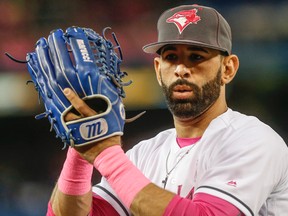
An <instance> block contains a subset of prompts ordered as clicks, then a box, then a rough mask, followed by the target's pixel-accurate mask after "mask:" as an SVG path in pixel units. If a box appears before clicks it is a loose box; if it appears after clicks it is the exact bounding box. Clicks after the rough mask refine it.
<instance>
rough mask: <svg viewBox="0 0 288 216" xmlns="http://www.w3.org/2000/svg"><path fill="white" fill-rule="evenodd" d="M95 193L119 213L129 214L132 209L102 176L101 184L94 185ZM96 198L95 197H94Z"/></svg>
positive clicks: (126, 215) (125, 215)
mask: <svg viewBox="0 0 288 216" xmlns="http://www.w3.org/2000/svg"><path fill="white" fill-rule="evenodd" d="M92 191H93V194H97V196H100V197H101V198H102V199H103V200H105V201H106V202H107V203H109V204H110V206H111V207H113V209H115V211H116V212H117V213H118V214H119V215H121V216H122V215H123V216H129V215H131V214H130V210H129V209H128V208H126V207H125V206H124V205H123V203H122V201H121V199H120V198H119V197H118V196H117V194H116V193H115V192H114V190H113V189H112V188H111V186H110V185H109V183H108V182H107V181H106V180H105V178H103V177H102V180H101V182H100V183H99V184H97V185H94V186H93V187H92ZM93 199H94V198H93ZM95 204H96V205H97V203H95ZM93 208H94V201H93Z"/></svg>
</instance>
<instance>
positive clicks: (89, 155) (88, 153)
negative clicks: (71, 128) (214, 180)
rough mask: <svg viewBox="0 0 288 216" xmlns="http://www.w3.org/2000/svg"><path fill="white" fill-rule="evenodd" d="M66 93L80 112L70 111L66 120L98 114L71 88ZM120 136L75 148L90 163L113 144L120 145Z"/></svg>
mask: <svg viewBox="0 0 288 216" xmlns="http://www.w3.org/2000/svg"><path fill="white" fill-rule="evenodd" d="M64 93H65V95H66V97H67V99H68V100H69V101H70V102H71V104H72V106H73V107H74V108H75V109H76V110H77V111H78V112H79V115H76V114H74V113H72V112H69V113H68V114H67V115H66V116H65V121H72V120H76V119H79V118H85V117H89V116H93V115H97V113H96V111H95V110H93V109H91V108H90V107H89V106H88V105H87V104H86V103H85V102H84V101H83V100H82V99H81V98H79V97H78V96H77V95H76V94H75V93H74V92H73V91H72V90H71V89H69V88H66V89H64ZM120 143H121V139H120V136H113V137H110V138H107V139H105V140H102V141H99V142H97V143H95V144H89V145H86V146H75V149H76V150H77V151H78V152H79V153H80V155H81V156H82V157H83V158H84V159H86V160H87V161H88V162H89V163H92V164H93V162H94V160H95V158H96V157H97V156H98V155H99V154H100V153H101V152H102V151H103V150H104V149H106V148H108V147H110V146H113V145H120Z"/></svg>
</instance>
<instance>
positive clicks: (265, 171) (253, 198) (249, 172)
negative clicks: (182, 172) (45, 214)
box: [195, 125, 288, 215]
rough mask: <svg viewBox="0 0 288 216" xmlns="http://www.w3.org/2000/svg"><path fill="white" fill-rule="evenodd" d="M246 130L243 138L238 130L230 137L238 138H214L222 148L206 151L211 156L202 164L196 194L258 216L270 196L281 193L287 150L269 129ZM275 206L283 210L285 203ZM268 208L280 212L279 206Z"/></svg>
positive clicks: (254, 128) (287, 208)
mask: <svg viewBox="0 0 288 216" xmlns="http://www.w3.org/2000/svg"><path fill="white" fill-rule="evenodd" d="M247 127H248V128H247ZM247 127H246V129H245V133H243V134H241V132H239V131H238V132H236V131H235V129H237V128H232V129H231V128H228V129H226V130H232V131H231V133H228V134H232V132H233V131H234V134H235V133H236V134H239V135H236V136H235V135H234V136H233V135H231V136H230V137H228V136H227V137H225V135H223V134H222V135H221V136H222V137H220V135H219V137H217V135H216V136H214V137H213V139H218V142H217V143H220V144H219V145H217V146H211V147H209V146H208V147H207V148H208V150H207V151H206V152H209V153H207V154H204V155H203V157H204V158H203V162H202V163H199V167H198V170H199V173H198V177H197V178H198V184H197V185H196V187H195V188H196V190H195V194H197V193H206V194H210V195H213V196H216V197H219V198H221V199H224V200H226V201H228V202H230V203H231V204H233V205H234V206H236V207H237V208H238V209H239V210H241V211H242V212H243V213H244V214H245V215H258V214H259V211H260V209H263V206H264V208H265V203H266V202H267V200H269V199H270V197H271V194H272V193H278V192H277V191H278V190H279V191H281V190H280V187H281V185H282V184H283V181H284V180H283V176H285V174H284V172H285V170H286V169H287V162H288V161H287V147H286V145H285V143H284V141H283V140H282V139H281V138H280V137H279V136H277V135H275V133H274V131H272V130H271V129H270V128H268V126H267V127H266V126H263V125H260V126H259V125H258V127H256V125H253V126H251V127H250V128H249V126H248V125H247ZM259 127H260V128H259ZM211 142H212V141H211ZM214 143H215V142H214ZM209 148H210V149H209ZM212 148H213V149H212ZM286 186H287V185H286ZM273 191H275V192H273ZM275 197H276V196H275ZM278 197H279V196H278ZM271 199H272V197H271ZM275 202H278V203H279V204H277V205H282V206H284V202H285V200H280V199H279V200H275ZM286 202H287V198H286ZM280 203H283V204H280ZM286 206H287V207H286V212H288V205H287V204H286ZM269 208H270V210H272V209H271V208H273V210H272V211H277V210H276V208H279V206H278V207H277V206H274V207H271V206H269ZM283 212H284V209H283Z"/></svg>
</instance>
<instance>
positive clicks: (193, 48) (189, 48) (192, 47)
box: [160, 45, 209, 54]
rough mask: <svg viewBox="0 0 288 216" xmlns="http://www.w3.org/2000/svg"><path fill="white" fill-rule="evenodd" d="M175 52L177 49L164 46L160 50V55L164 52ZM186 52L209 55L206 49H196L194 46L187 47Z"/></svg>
mask: <svg viewBox="0 0 288 216" xmlns="http://www.w3.org/2000/svg"><path fill="white" fill-rule="evenodd" d="M170 50H171V51H176V50H177V48H176V47H175V46H173V45H167V46H164V47H163V48H162V49H161V52H160V53H161V54H163V53H164V52H166V51H170ZM188 50H189V51H202V52H205V53H209V51H208V50H207V49H204V48H202V47H196V46H189V47H188Z"/></svg>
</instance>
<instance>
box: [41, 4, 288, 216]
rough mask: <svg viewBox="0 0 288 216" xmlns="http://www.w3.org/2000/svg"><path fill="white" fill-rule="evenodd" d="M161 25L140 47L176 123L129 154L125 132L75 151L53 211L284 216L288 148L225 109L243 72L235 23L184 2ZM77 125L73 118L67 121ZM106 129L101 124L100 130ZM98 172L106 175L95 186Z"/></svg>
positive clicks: (70, 93) (76, 100)
mask: <svg viewBox="0 0 288 216" xmlns="http://www.w3.org/2000/svg"><path fill="white" fill-rule="evenodd" d="M157 27H158V41H157V42H155V43H151V44H148V45H146V46H144V48H143V49H144V51H145V52H146V53H152V54H157V56H156V57H155V59H154V67H155V71H156V78H157V80H158V82H159V85H160V86H161V87H162V89H163V93H164V95H165V98H166V102H167V106H168V108H169V110H170V111H171V114H172V115H173V119H174V125H175V127H174V128H171V129H167V130H165V131H162V132H160V133H159V134H158V135H156V136H155V137H153V138H151V139H148V140H144V141H142V142H140V143H138V144H137V145H135V146H134V147H133V148H132V149H131V150H129V151H128V152H127V153H126V154H125V153H124V152H123V150H122V149H121V145H120V144H121V140H120V136H121V134H118V135H117V134H116V135H115V134H113V135H112V136H109V137H105V139H100V140H98V141H97V142H96V143H94V144H89V145H85V146H74V148H72V147H71V146H70V147H69V149H68V152H67V158H66V160H65V162H64V165H63V169H62V171H61V174H60V177H59V179H58V182H57V185H56V186H55V189H54V191H53V193H52V196H51V199H50V201H49V204H48V212H47V215H57V216H58V215H69V216H71V215H78V216H79V215H109V216H113V215H121V216H122V215H149V216H153V215H167V216H168V215H217V216H237V215H249V216H252V215H263V216H264V215H276V216H284V215H287V212H288V149H287V146H286V144H285V142H284V141H283V139H282V138H281V137H280V136H279V135H278V134H277V133H276V132H275V131H274V130H273V129H271V128H270V127H269V126H268V125H266V124H264V123H262V122H261V121H260V120H258V119H257V118H256V117H252V116H247V115H244V114H241V113H239V112H236V111H233V110H231V109H230V108H228V106H227V103H226V99H225V88H226V85H227V84H229V83H230V82H231V81H232V80H233V79H234V77H235V75H236V72H237V70H238V67H239V60H238V57H237V56H236V55H234V54H232V51H231V50H232V45H231V30H230V26H229V24H228V23H227V22H226V20H225V19H224V18H223V17H222V16H221V15H220V14H219V13H218V12H217V11H216V10H215V9H213V8H210V7H206V6H199V5H183V6H179V7H175V8H172V9H169V10H166V11H165V12H164V13H163V14H162V15H161V16H160V18H159V20H158V25H157ZM77 34H79V31H78V30H77ZM78 42H79V41H78ZM83 44H84V43H82V45H81V47H82V48H81V55H82V57H81V58H83V59H82V60H83V61H85V62H86V63H87V64H88V63H89V62H90V61H91V59H90V58H89V52H87V49H86V47H85V44H84V45H83ZM78 45H79V43H78ZM57 52H59V50H57ZM39 53H40V54H39V55H41V52H39ZM52 55H53V53H52ZM60 61H61V59H60ZM48 63H49V62H48ZM48 63H47V64H48ZM63 65H64V66H63ZM62 66H63V67H65V64H62ZM43 68H44V69H45V65H44V67H42V68H41V69H43ZM41 69H40V70H41ZM51 85H52V84H51ZM63 92H64V94H65V96H66V98H67V99H68V100H69V101H70V103H71V104H72V105H73V107H74V108H75V109H76V110H77V111H78V112H79V113H80V116H81V118H83V117H84V118H86V117H89V118H90V117H93V116H95V115H98V114H99V113H98V111H97V110H95V109H92V108H90V107H89V106H88V105H87V104H86V103H85V102H84V100H82V99H81V98H80V97H79V95H77V94H76V93H75V91H74V90H73V89H71V88H65V89H64V90H63ZM76 119H79V115H76V114H75V113H72V112H69V113H68V114H67V115H66V117H65V121H67V122H69V121H71V122H74V121H75V120H76ZM98 123H99V124H98ZM102 123H103V122H97V124H96V123H95V124H94V126H95V127H94V129H95V130H98V132H99V134H100V133H102V132H103V130H100V129H99V128H100V126H101V124H102ZM114 124H116V121H115V122H114ZM96 126H99V127H98V128H96ZM108 127H109V125H108ZM70 132H71V133H72V131H70ZM93 169H97V170H98V171H99V172H100V173H101V175H102V176H103V178H102V180H101V182H100V183H99V184H97V185H95V186H93V187H91V177H92V172H93Z"/></svg>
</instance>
